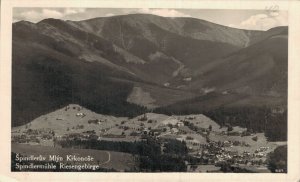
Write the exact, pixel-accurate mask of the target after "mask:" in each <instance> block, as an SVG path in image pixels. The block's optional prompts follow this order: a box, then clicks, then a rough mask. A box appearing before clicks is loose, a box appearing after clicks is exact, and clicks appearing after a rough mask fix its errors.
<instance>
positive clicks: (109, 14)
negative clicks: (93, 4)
mask: <svg viewBox="0 0 300 182" xmlns="http://www.w3.org/2000/svg"><path fill="white" fill-rule="evenodd" d="M104 16H106V17H108V16H115V14H113V13H107V14H105V15H104Z"/></svg>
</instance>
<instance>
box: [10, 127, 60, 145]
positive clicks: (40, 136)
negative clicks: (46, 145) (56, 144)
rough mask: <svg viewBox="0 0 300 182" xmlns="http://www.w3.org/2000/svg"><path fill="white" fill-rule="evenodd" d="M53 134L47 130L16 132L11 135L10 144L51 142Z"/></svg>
mask: <svg viewBox="0 0 300 182" xmlns="http://www.w3.org/2000/svg"><path fill="white" fill-rule="evenodd" d="M54 135H55V132H54V131H53V130H49V129H27V130H25V131H22V132H21V131H16V132H15V133H14V134H13V135H12V143H31V144H34V143H36V144H38V143H40V142H41V141H45V140H52V139H53V138H54Z"/></svg>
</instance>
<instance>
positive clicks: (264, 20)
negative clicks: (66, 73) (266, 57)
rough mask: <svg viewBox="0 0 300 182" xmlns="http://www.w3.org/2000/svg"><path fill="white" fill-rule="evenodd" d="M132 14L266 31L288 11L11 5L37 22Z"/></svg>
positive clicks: (18, 15)
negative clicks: (196, 20) (195, 20)
mask: <svg viewBox="0 0 300 182" xmlns="http://www.w3.org/2000/svg"><path fill="white" fill-rule="evenodd" d="M133 13H143V14H154V15H159V16H164V17H193V18H198V19H203V20H207V21H210V22H214V23H217V24H221V25H225V26H230V27H234V28H240V29H249V30H268V29H270V28H273V27H277V26H287V25H288V14H287V11H268V10H227V9H226V10H220V9H218V10H213V9H148V8H142V9H138V8H122V9H121V8H14V11H13V22H17V21H20V20H26V21H30V22H33V23H36V22H39V21H41V20H43V19H45V18H57V19H63V20H73V21H79V20H85V19H90V18H96V17H109V16H115V15H125V14H133Z"/></svg>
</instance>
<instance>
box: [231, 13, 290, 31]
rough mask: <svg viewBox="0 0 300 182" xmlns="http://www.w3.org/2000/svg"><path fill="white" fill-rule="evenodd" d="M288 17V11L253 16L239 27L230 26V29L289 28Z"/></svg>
mask: <svg viewBox="0 0 300 182" xmlns="http://www.w3.org/2000/svg"><path fill="white" fill-rule="evenodd" d="M287 25H288V15H287V12H286V11H277V12H268V13H267V12H266V13H261V14H256V15H252V16H250V17H249V18H247V19H246V20H244V21H242V22H240V23H239V24H238V25H235V24H229V26H230V27H235V28H240V29H250V30H268V29H270V28H273V27H277V26H287Z"/></svg>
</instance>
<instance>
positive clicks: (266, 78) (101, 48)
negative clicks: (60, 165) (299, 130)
mask: <svg viewBox="0 0 300 182" xmlns="http://www.w3.org/2000/svg"><path fill="white" fill-rule="evenodd" d="M287 37H288V29H287V27H276V28H273V29H270V30H268V31H252V30H241V29H235V28H230V27H226V26H222V25H218V24H215V23H211V22H208V21H204V20H199V19H195V18H167V17H160V16H155V15H148V14H130V15H122V16H113V17H101V18H94V19H89V20H83V21H64V20H59V19H45V20H42V21H40V22H38V23H31V22H26V21H20V22H16V23H14V24H13V55H12V58H13V60H12V62H13V68H12V96H13V98H12V120H13V125H14V126H16V125H20V124H23V123H27V122H29V121H30V120H32V119H34V118H36V117H37V116H39V115H41V114H44V113H47V112H49V111H52V110H55V109H57V108H59V107H61V106H63V105H66V104H69V103H78V104H80V105H83V106H84V107H87V108H89V109H93V110H95V111H97V112H99V113H104V114H112V115H128V116H133V115H137V114H140V113H143V112H144V111H145V107H144V106H150V105H151V106H152V107H161V106H167V105H172V104H176V103H177V102H179V101H184V100H186V99H193V98H196V97H202V96H205V95H206V94H208V93H210V92H214V93H216V95H222V98H224V99H225V100H226V99H227V101H228V102H229V105H230V104H232V103H233V102H234V103H235V104H234V105H235V106H239V104H237V103H236V100H233V99H232V97H230V98H229V97H228V98H227V96H226V93H234V94H237V95H247V99H248V100H247V102H246V103H243V105H254V106H257V105H259V106H261V105H268V106H270V107H271V106H272V107H273V106H282V105H286V101H285V99H286V95H287V40H288V39H287ZM261 97H263V98H264V99H265V101H264V102H263V103H260V102H257V99H258V98H261ZM214 99H215V98H212V101H213V100H214ZM206 103H207V104H209V105H210V104H211V105H214V106H215V107H219V106H220V104H216V103H211V102H210V101H207V102H206ZM220 103H222V102H220Z"/></svg>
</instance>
